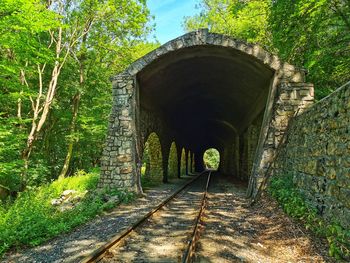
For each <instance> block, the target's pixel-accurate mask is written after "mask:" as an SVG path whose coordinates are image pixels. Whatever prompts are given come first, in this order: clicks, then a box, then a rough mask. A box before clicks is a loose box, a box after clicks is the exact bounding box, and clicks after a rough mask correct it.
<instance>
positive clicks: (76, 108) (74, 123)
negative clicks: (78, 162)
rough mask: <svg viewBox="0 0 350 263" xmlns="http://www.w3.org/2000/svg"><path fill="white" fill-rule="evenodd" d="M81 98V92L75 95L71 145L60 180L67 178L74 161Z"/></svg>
mask: <svg viewBox="0 0 350 263" xmlns="http://www.w3.org/2000/svg"><path fill="white" fill-rule="evenodd" d="M80 97H81V94H80V91H77V93H75V95H74V97H73V117H72V122H71V125H70V138H69V143H68V150H67V155H66V159H65V160H64V164H63V167H62V170H61V173H60V176H59V178H64V177H66V175H67V172H68V170H69V165H70V161H71V159H72V155H73V147H74V142H75V138H74V133H75V130H76V129H75V128H76V123H77V119H78V110H79V102H80Z"/></svg>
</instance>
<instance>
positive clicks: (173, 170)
mask: <svg viewBox="0 0 350 263" xmlns="http://www.w3.org/2000/svg"><path fill="white" fill-rule="evenodd" d="M168 175H169V178H176V177H177V149H176V143H175V142H173V143H172V144H171V146H170V152H169V161H168Z"/></svg>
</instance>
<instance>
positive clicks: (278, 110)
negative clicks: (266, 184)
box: [248, 80, 314, 196]
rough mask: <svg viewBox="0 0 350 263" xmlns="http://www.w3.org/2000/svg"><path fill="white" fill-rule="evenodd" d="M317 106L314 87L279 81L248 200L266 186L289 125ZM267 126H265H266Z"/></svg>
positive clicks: (254, 169)
mask: <svg viewBox="0 0 350 263" xmlns="http://www.w3.org/2000/svg"><path fill="white" fill-rule="evenodd" d="M313 102H314V89H313V85H312V84H309V83H302V82H288V81H283V80H282V81H280V82H279V84H278V87H277V93H276V96H275V98H274V101H273V111H272V114H271V116H270V118H269V120H268V122H267V132H266V135H265V138H260V139H259V140H260V143H262V149H261V152H260V153H259V152H258V153H257V156H258V159H255V163H254V164H253V171H252V176H251V180H250V184H249V188H248V196H255V195H256V193H257V191H258V188H259V187H260V185H261V183H262V182H263V180H264V178H265V176H266V171H267V169H268V168H269V166H270V165H272V163H273V161H274V158H275V156H276V153H277V149H278V146H279V144H280V142H281V139H282V138H283V136H284V133H285V132H286V131H287V128H288V124H289V121H290V120H291V119H292V118H293V116H294V115H295V114H296V113H298V114H300V113H301V112H303V111H304V109H306V108H308V107H309V106H310V105H312V104H313ZM263 125H264V123H263Z"/></svg>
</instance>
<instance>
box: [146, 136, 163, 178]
mask: <svg viewBox="0 0 350 263" xmlns="http://www.w3.org/2000/svg"><path fill="white" fill-rule="evenodd" d="M163 175H164V173H163V158H162V148H161V143H160V140H159V136H158V135H157V133H155V132H151V133H150V134H149V135H148V137H147V140H146V142H145V144H144V147H143V152H142V168H141V176H142V180H141V181H143V182H150V183H160V182H162V181H163Z"/></svg>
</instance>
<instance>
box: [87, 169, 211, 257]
mask: <svg viewBox="0 0 350 263" xmlns="http://www.w3.org/2000/svg"><path fill="white" fill-rule="evenodd" d="M206 172H208V171H204V172H202V173H200V174H199V175H197V176H196V177H194V178H193V179H192V180H191V181H189V182H188V183H186V184H185V185H183V186H182V187H181V188H180V189H179V190H177V191H176V192H174V193H173V194H172V195H171V196H169V197H168V198H167V199H165V200H164V201H162V202H161V203H160V204H158V205H157V206H156V207H155V208H154V209H153V210H151V211H150V212H148V213H147V214H146V215H145V216H143V217H142V218H140V219H139V220H137V221H136V223H134V224H133V225H132V226H130V227H128V228H127V229H125V230H124V231H123V232H122V233H120V234H118V235H116V236H114V237H113V238H111V239H110V240H109V241H108V242H107V243H105V244H104V245H102V246H101V247H99V248H98V249H96V250H94V251H93V252H92V253H90V254H89V255H88V256H86V257H85V258H84V259H83V260H81V261H80V263H91V262H98V261H99V260H100V259H102V258H103V256H104V254H105V253H106V252H107V251H108V250H109V249H110V248H112V247H113V246H115V245H117V244H118V243H120V242H121V241H122V240H124V239H125V238H126V237H127V236H128V235H129V234H130V233H131V232H132V231H134V230H135V229H136V228H137V227H138V226H139V225H141V224H142V223H143V222H144V221H146V220H147V219H148V218H150V217H151V216H152V215H153V214H154V213H156V212H157V211H158V210H160V209H161V208H162V207H163V206H165V205H166V204H167V203H169V202H170V201H171V200H172V199H174V198H175V197H176V196H177V195H178V194H179V193H180V192H182V191H183V190H184V189H185V188H186V187H188V186H189V185H190V184H192V183H193V182H194V181H196V180H197V179H198V178H199V177H200V176H202V175H203V174H204V173H206ZM209 176H210V172H209Z"/></svg>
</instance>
